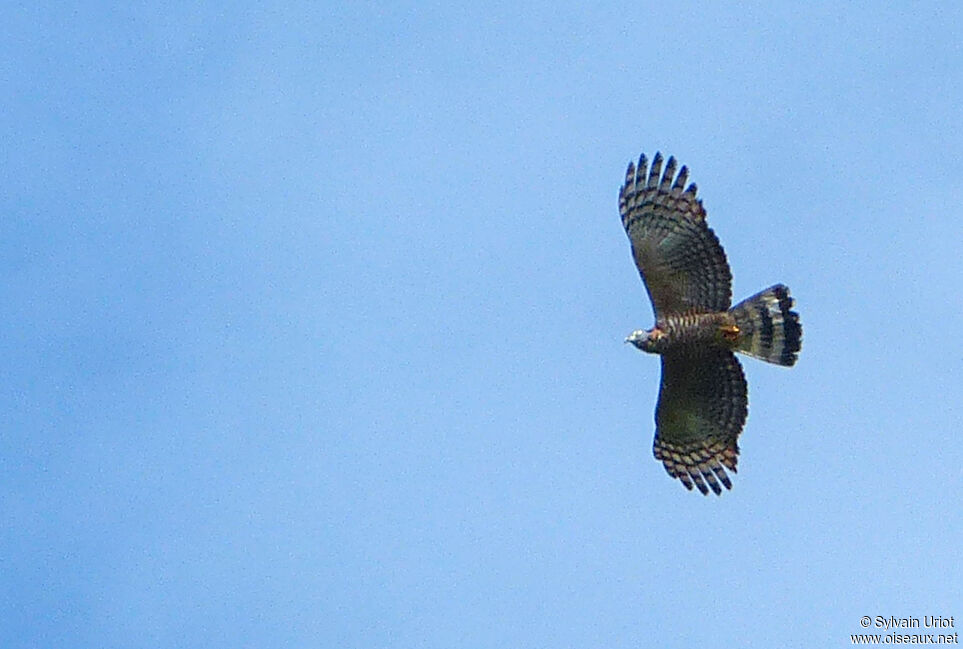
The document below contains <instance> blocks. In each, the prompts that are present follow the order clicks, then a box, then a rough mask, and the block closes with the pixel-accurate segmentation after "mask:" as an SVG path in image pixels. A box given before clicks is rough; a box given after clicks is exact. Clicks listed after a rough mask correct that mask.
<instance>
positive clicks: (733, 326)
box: [619, 153, 802, 494]
mask: <svg viewBox="0 0 963 649" xmlns="http://www.w3.org/2000/svg"><path fill="white" fill-rule="evenodd" d="M662 163H663V159H662V155H661V154H659V153H656V154H655V157H654V158H653V159H652V166H651V167H649V166H648V162H647V160H646V157H645V155H642V157H641V158H639V164H638V166H637V167H636V166H635V165H634V164H632V163H629V168H628V171H626V174H625V184H624V185H623V186H622V189H621V190H620V191H619V213H620V214H621V216H622V225H623V226H624V227H625V232H626V233H627V234H628V235H629V241H630V242H631V244H632V257H633V258H634V259H635V265H636V266H637V267H638V269H639V273H640V274H641V275H642V281H643V283H644V284H645V288H646V290H647V291H648V293H649V299H650V301H651V302H652V310H653V311H654V312H655V326H654V327H653V328H651V329H649V330H648V331H643V330H641V329H640V330H637V331H633V332H632V333H631V334H630V335H629V336H628V338H626V339H625V341H626V342H630V343H632V344H633V345H635V346H636V347H638V348H639V349H641V350H642V351H645V352H649V353H652V354H659V355H660V356H661V359H662V381H661V385H660V387H659V404H658V406H657V407H656V411H655V444H654V447H653V452H654V453H655V458H656V459H657V460H661V461H662V463H663V465H665V470H666V471H668V473H669V475H670V476H672V477H673V478H678V479H679V480H681V481H682V484H683V485H685V487H686V488H687V489H689V490H691V489H692V487H693V486H696V487H698V488H699V491H701V492H702V493H703V494H708V493H709V489H712V491H713V492H715V493H716V494H721V493H722V488H721V487H720V483H721V484H722V485H724V486H725V487H726V489H732V483H731V482H730V480H729V476H728V474H727V473H726V469H728V470H730V471H732V472H733V473H735V472H736V462H737V460H738V457H739V444H738V438H739V433H740V432H742V427H743V424H745V421H746V411H747V403H748V396H747V390H746V379H745V376H744V375H743V373H742V366H741V365H740V364H739V361H738V360H737V359H736V356H735V354H734V353H733V352H741V353H743V354H747V355H749V356H753V357H755V358H759V359H762V360H764V361H767V362H769V363H775V364H777V365H785V366H791V365H793V364H794V363H795V362H796V357H797V355H798V353H799V349H800V345H801V342H802V327H801V326H800V324H799V314H798V313H796V312H795V311H792V307H793V300H792V298H791V297H789V289H788V288H786V287H785V286H783V285H782V284H776V285H775V286H771V287H769V288H767V289H765V290H763V291H760V292H759V293H757V294H756V295H753V296H752V297H749V298H746V299H745V300H743V301H742V302H740V303H739V304H737V305H735V306H733V307H731V308H730V305H731V298H732V273H731V272H730V270H729V264H728V262H727V261H726V255H725V253H724V252H723V250H722V246H721V245H720V244H719V239H718V238H716V235H715V233H714V232H713V231H712V229H710V228H709V227H708V226H707V225H706V211H705V209H704V208H703V206H702V201H701V200H699V199H698V198H696V185H695V184H694V183H693V184H691V185H689V186H688V188H686V187H685V184H686V180H687V179H688V175H689V174H688V170H687V169H686V168H685V167H682V168H681V169H680V170H679V174H678V175H676V161H675V158H672V157H670V158H669V159H668V160H667V161H666V163H665V171H664V172H663V170H662Z"/></svg>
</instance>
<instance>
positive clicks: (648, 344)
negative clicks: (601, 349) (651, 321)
mask: <svg viewBox="0 0 963 649" xmlns="http://www.w3.org/2000/svg"><path fill="white" fill-rule="evenodd" d="M664 335H665V334H663V333H662V331H661V330H660V329H658V328H653V329H649V330H648V331H645V330H643V329H636V330H635V331H633V332H632V333H630V334H629V335H628V337H627V338H626V339H625V342H627V343H632V344H633V345H635V346H636V347H638V348H639V349H641V350H642V351H644V352H649V353H650V354H655V353H658V352H657V350H656V347H657V343H658V342H659V340H661V339H662V337H663V336H664Z"/></svg>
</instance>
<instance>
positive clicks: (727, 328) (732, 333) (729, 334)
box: [721, 325, 739, 343]
mask: <svg viewBox="0 0 963 649" xmlns="http://www.w3.org/2000/svg"><path fill="white" fill-rule="evenodd" d="M721 331H722V337H723V338H725V339H726V340H728V341H729V342H731V343H734V342H736V341H737V340H739V327H737V326H736V325H724V326H723V327H721Z"/></svg>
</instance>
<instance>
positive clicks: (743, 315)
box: [729, 284, 802, 366]
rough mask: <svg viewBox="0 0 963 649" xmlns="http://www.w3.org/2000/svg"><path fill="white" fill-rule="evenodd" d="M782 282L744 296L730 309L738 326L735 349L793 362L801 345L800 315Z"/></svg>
mask: <svg viewBox="0 0 963 649" xmlns="http://www.w3.org/2000/svg"><path fill="white" fill-rule="evenodd" d="M792 307H793V299H792V298H791V297H789V289H788V288H787V287H785V286H783V285H782V284H776V285H775V286H770V287H769V288H767V289H765V290H764V291H760V292H759V293H756V294H755V295H753V296H752V297H749V298H746V299H745V300H743V301H742V302H740V303H739V304H737V305H736V306H734V307H732V309H730V310H729V312H730V313H731V314H732V315H733V317H734V318H735V320H736V326H737V327H739V339H738V341H737V342H736V351H738V352H742V353H743V354H748V355H749V356H754V357H755V358H759V359H761V360H764V361H767V362H769V363H775V364H777V365H786V366H789V365H794V364H795V363H796V358H797V356H798V354H799V349H800V347H801V346H802V326H801V325H800V324H799V314H798V313H796V312H795V311H793V310H792Z"/></svg>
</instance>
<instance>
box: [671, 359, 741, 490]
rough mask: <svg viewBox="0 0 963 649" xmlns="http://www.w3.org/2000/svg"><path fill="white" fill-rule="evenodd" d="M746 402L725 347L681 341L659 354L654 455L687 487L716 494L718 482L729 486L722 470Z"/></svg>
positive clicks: (730, 457)
mask: <svg viewBox="0 0 963 649" xmlns="http://www.w3.org/2000/svg"><path fill="white" fill-rule="evenodd" d="M747 402H748V395H747V390H746V379H745V376H744V375H743V373H742V366H741V365H739V361H738V360H736V357H735V355H733V353H732V352H731V351H729V350H726V349H719V348H717V347H702V346H700V347H695V346H688V345H687V346H684V347H681V348H678V349H676V350H673V351H671V352H669V353H668V354H664V355H663V356H662V385H661V387H660V388H659V405H658V408H656V411H655V428H656V430H655V446H654V449H653V450H654V452H655V458H656V459H657V460H662V463H663V464H664V465H665V470H666V471H668V472H669V475H670V476H672V477H673V478H679V479H680V480H682V484H684V485H685V486H686V488H687V489H692V485H693V484H695V486H697V487H698V488H699V491H701V492H702V493H704V494H707V493H709V489H710V488H711V489H712V490H713V491H714V492H715V493H716V494H719V493H722V488H721V487H720V486H719V483H720V482H721V483H722V484H723V485H725V487H726V489H732V483H731V482H730V481H729V476H728V475H727V474H726V469H729V470H730V471H732V472H733V473H735V471H736V462H737V460H738V456H739V445H738V443H737V439H738V437H739V433H740V432H742V426H743V424H745V422H746V410H747ZM707 483H708V487H707V486H706V484H707Z"/></svg>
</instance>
